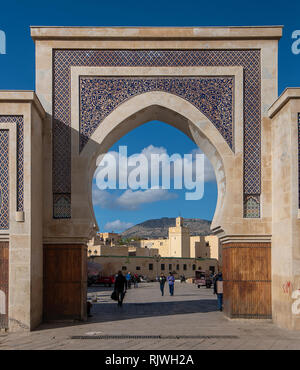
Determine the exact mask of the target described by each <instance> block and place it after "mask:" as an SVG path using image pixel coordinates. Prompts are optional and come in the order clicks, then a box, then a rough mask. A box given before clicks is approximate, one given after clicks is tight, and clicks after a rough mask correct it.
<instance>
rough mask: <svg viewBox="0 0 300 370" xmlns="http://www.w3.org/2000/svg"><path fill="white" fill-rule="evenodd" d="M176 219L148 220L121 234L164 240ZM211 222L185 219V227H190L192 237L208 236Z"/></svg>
mask: <svg viewBox="0 0 300 370" xmlns="http://www.w3.org/2000/svg"><path fill="white" fill-rule="evenodd" d="M175 224H176V218H169V217H163V218H159V219H153V220H147V221H144V222H142V223H140V224H137V225H135V226H132V227H130V228H129V229H127V230H125V231H123V232H122V233H121V235H122V237H123V238H141V239H162V238H168V236H169V227H174V226H175ZM210 225H211V221H208V220H202V219H200V218H184V219H183V226H185V227H188V228H189V230H190V235H208V234H210V233H211V231H210Z"/></svg>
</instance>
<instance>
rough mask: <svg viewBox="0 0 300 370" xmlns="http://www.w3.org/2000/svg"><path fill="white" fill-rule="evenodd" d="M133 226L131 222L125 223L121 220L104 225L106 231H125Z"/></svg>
mask: <svg viewBox="0 0 300 370" xmlns="http://www.w3.org/2000/svg"><path fill="white" fill-rule="evenodd" d="M132 226H133V224H132V223H131V222H123V221H120V220H115V221H111V222H107V223H106V224H105V225H104V229H105V230H110V231H124V230H126V229H129V228H130V227H132Z"/></svg>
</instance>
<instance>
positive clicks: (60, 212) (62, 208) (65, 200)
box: [53, 193, 71, 218]
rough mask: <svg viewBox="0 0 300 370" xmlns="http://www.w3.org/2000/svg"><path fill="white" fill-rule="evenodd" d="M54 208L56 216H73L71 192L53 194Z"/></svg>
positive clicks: (54, 215)
mask: <svg viewBox="0 0 300 370" xmlns="http://www.w3.org/2000/svg"><path fill="white" fill-rule="evenodd" d="M53 198H54V199H53V204H54V205H55V207H54V209H53V217H54V218H70V217H71V208H70V204H71V194H57V193H56V194H53Z"/></svg>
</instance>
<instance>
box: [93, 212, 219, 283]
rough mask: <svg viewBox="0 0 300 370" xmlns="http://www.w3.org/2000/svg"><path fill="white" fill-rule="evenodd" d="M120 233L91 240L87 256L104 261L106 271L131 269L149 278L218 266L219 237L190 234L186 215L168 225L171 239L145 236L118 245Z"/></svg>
mask: <svg viewBox="0 0 300 370" xmlns="http://www.w3.org/2000/svg"><path fill="white" fill-rule="evenodd" d="M120 239H121V236H120V235H119V234H116V233H98V234H97V235H96V236H95V237H94V238H93V239H92V240H91V241H90V243H89V244H88V256H89V257H92V258H93V259H94V260H95V262H98V263H100V264H102V265H103V270H102V273H103V274H110V272H111V271H114V273H115V272H116V271H118V270H123V271H131V272H134V273H138V274H141V275H146V276H148V277H149V278H151V279H152V278H155V277H156V275H157V274H160V273H161V272H169V271H172V272H174V273H175V274H179V273H180V274H184V275H185V276H186V277H193V276H194V275H195V270H207V271H208V270H210V271H212V272H215V271H217V270H218V269H219V262H218V260H220V252H219V241H218V238H217V237H216V236H214V235H207V236H190V231H189V229H188V228H187V227H185V226H183V218H182V217H177V218H176V225H175V226H174V227H169V237H168V239H144V240H138V241H132V242H130V244H128V245H118V244H117V245H116V243H117V242H118V241H119V240H120Z"/></svg>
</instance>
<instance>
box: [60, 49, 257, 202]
mask: <svg viewBox="0 0 300 370" xmlns="http://www.w3.org/2000/svg"><path fill="white" fill-rule="evenodd" d="M71 66H111V67H113V66H115V67H118V66H149V67H150V66H153V67H155V66H177V67H178V66H242V67H243V70H244V194H245V195H247V194H255V195H259V194H260V188H261V173H260V170H261V168H260V167H261V153H260V150H261V148H260V142H261V63H260V50H246V49H245V50H94V49H85V50H75V49H70V50H67V49H62V50H61V49H57V50H54V51H53V87H54V94H53V193H60V194H70V193H71V135H70V133H71V131H70V130H71V128H70V120H71V118H70V111H71V109H70V104H71V103H70V87H71V74H70V68H71ZM69 207H71V203H70V205H69ZM54 208H55V204H54Z"/></svg>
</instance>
